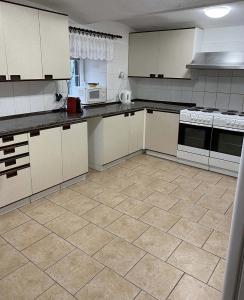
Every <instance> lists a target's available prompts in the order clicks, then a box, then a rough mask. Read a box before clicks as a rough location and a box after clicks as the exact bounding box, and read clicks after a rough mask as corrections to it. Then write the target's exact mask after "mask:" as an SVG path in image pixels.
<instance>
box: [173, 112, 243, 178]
mask: <svg viewBox="0 0 244 300" xmlns="http://www.w3.org/2000/svg"><path fill="white" fill-rule="evenodd" d="M243 136H244V114H243V113H239V112H237V111H219V110H218V109H215V108H203V107H193V108H190V109H185V110H182V111H181V113H180V128H179V139H178V150H177V158H178V159H179V161H181V162H183V163H187V164H190V165H195V166H199V167H202V168H205V169H209V170H211V171H215V172H220V173H224V174H226V175H232V176H237V174H238V170H239V163H240V156H241V151H242V143H243Z"/></svg>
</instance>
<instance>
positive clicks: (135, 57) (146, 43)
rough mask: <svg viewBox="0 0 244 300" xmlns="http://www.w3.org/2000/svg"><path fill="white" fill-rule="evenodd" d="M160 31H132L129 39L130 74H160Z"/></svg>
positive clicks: (144, 75)
mask: <svg viewBox="0 0 244 300" xmlns="http://www.w3.org/2000/svg"><path fill="white" fill-rule="evenodd" d="M158 40H159V32H143V33H132V34H130V39H129V76H139V77H150V74H158V59H159V44H158Z"/></svg>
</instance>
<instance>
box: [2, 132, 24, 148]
mask: <svg viewBox="0 0 244 300" xmlns="http://www.w3.org/2000/svg"><path fill="white" fill-rule="evenodd" d="M27 141H28V135H27V133H23V134H16V135H8V136H3V137H0V147H4V146H10V145H13V144H18V143H23V142H27Z"/></svg>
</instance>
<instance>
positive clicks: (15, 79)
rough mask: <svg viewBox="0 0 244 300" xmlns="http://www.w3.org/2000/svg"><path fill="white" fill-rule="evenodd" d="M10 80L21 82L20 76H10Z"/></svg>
mask: <svg viewBox="0 0 244 300" xmlns="http://www.w3.org/2000/svg"><path fill="white" fill-rule="evenodd" d="M10 80H14V81H18V80H21V76H20V75H10Z"/></svg>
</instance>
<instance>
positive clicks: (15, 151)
mask: <svg viewBox="0 0 244 300" xmlns="http://www.w3.org/2000/svg"><path fill="white" fill-rule="evenodd" d="M28 152H29V147H28V145H21V146H16V147H14V146H13V147H9V148H6V149H1V150H0V159H5V158H9V157H13V156H16V155H20V154H24V153H28Z"/></svg>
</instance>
